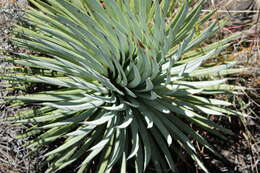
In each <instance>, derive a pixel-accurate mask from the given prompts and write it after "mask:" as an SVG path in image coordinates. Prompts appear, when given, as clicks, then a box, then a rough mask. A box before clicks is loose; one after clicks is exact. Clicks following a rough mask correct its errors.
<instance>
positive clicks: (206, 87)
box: [3, 0, 236, 173]
mask: <svg viewBox="0 0 260 173" xmlns="http://www.w3.org/2000/svg"><path fill="white" fill-rule="evenodd" d="M30 1H31V3H32V4H34V5H35V6H36V8H35V7H34V8H30V9H29V10H28V11H27V13H26V16H25V19H26V21H27V22H28V23H27V24H26V25H20V26H17V29H16V31H17V36H16V38H14V39H13V42H14V43H15V44H16V45H18V46H19V47H23V48H26V49H29V50H32V51H35V52H38V53H37V54H34V55H32V54H20V55H19V56H17V57H16V58H15V60H14V61H13V62H14V63H15V64H19V65H23V66H24V68H25V67H30V68H31V69H34V70H33V71H32V72H30V73H27V72H23V71H22V72H20V73H17V74H16V75H15V76H14V75H8V74H7V75H6V76H4V77H3V78H4V79H5V80H10V81H16V82H20V83H22V82H30V83H43V84H47V85H51V86H55V87H53V88H52V89H49V90H48V91H41V92H38V93H34V94H26V95H21V96H17V97H7V98H6V100H7V101H11V102H14V103H17V104H19V105H24V104H33V105H40V108H38V109H37V110H26V111H22V112H20V113H19V114H18V115H17V116H16V118H17V119H16V122H17V123H22V124H32V125H33V126H32V128H30V129H29V130H28V131H27V132H26V133H25V134H22V135H21V137H26V136H32V135H33V136H35V135H36V137H34V139H32V140H31V142H30V143H28V147H29V148H31V149H32V150H33V151H37V150H38V149H39V148H40V147H41V146H43V145H48V144H50V143H52V142H56V141H57V140H58V141H59V142H58V143H57V144H59V146H57V147H56V148H55V149H53V150H52V151H49V152H48V153H47V154H46V157H47V159H46V160H47V161H48V162H50V167H49V168H48V170H47V172H55V171H58V170H61V169H63V168H65V167H67V166H69V165H71V164H74V163H75V162H76V161H77V162H79V161H80V162H81V165H80V167H79V169H78V173H82V172H88V170H90V169H92V167H93V166H94V167H95V168H96V169H95V170H96V172H100V173H103V172H109V171H111V170H112V169H113V168H115V167H116V168H120V169H121V172H122V173H123V172H126V170H127V169H129V168H133V167H134V168H135V171H136V172H145V170H146V168H147V166H148V164H149V165H150V164H151V166H152V165H154V168H155V169H154V170H156V171H157V172H163V170H169V169H170V170H172V171H175V163H174V160H176V157H178V155H177V154H176V153H177V151H176V148H177V147H175V146H176V145H179V146H181V147H182V148H183V149H184V150H186V152H187V153H188V154H189V155H190V157H191V158H192V159H193V160H194V161H195V162H196V164H197V165H198V166H199V167H200V168H201V169H203V170H204V171H205V172H207V169H206V168H205V166H204V165H203V163H202V162H201V161H200V159H199V158H198V155H197V151H196V147H195V146H194V143H193V141H194V140H195V141H197V142H198V143H199V144H201V145H202V146H204V147H205V148H207V149H208V150H210V151H211V152H213V153H214V154H215V155H216V156H219V154H218V153H216V152H214V150H213V148H212V146H211V145H210V144H209V143H208V142H207V140H206V139H205V138H203V137H202V136H201V135H200V134H199V133H198V132H197V130H196V131H195V130H194V129H193V127H196V129H198V128H199V129H202V130H204V131H206V132H208V133H211V134H213V135H216V136H219V137H220V138H222V139H225V136H224V135H223V133H224V134H232V132H231V131H230V130H228V129H226V128H224V127H222V126H220V125H218V124H216V123H214V122H213V121H211V120H209V119H208V115H215V116H226V115H231V114H235V113H234V112H233V111H231V110H229V109H228V108H225V107H227V106H230V105H231V104H230V103H229V102H227V101H222V100H218V99H214V98H212V97H211V96H212V95H215V94H226V93H227V91H228V92H229V93H232V91H231V90H232V89H236V87H235V86H231V85H228V84H226V81H227V79H223V78H222V79H219V78H218V77H219V76H222V75H224V74H229V73H232V72H234V71H236V69H235V70H234V69H227V68H229V67H230V66H232V65H233V64H234V63H233V62H229V63H226V64H222V65H214V63H213V64H211V65H210V64H208V65H203V62H205V61H206V60H207V61H208V60H210V59H213V58H215V57H216V56H218V54H219V53H220V52H221V50H223V49H224V48H226V47H227V44H228V42H229V41H230V40H232V39H233V38H234V37H230V38H227V39H225V40H221V41H219V42H215V43H212V44H208V45H207V46H204V47H200V46H199V45H200V43H202V42H203V41H205V40H206V39H208V38H210V37H211V36H213V35H214V34H215V33H216V31H217V30H218V29H219V27H220V26H221V25H222V23H216V22H212V23H211V24H210V25H209V26H208V27H207V28H205V29H203V30H202V31H200V32H199V31H198V30H197V29H196V28H198V26H199V25H202V24H204V22H205V21H206V20H207V19H208V18H209V17H210V15H211V14H209V15H208V16H204V17H200V14H201V8H202V3H203V2H200V3H198V4H197V6H196V7H194V8H193V9H191V10H189V8H188V5H189V4H188V2H186V1H185V2H184V3H183V5H182V6H181V7H179V9H178V10H177V13H173V10H174V8H175V1H171V0H162V1H159V0H104V1H102V2H99V1H98V0H80V1H72V2H70V1H66V0H49V1H48V3H45V2H42V1H40V0H30ZM212 62H214V61H212ZM35 69H36V70H35ZM37 69H39V70H37ZM190 124H192V126H191V125H190ZM61 141H64V142H61ZM175 152H176V153H175ZM219 157H221V156H219ZM115 165H116V166H115Z"/></svg>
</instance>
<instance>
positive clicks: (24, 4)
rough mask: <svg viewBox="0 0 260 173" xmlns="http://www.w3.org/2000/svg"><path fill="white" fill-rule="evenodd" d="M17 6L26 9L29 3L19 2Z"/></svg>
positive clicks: (25, 0) (20, 0) (23, 0)
mask: <svg viewBox="0 0 260 173" xmlns="http://www.w3.org/2000/svg"><path fill="white" fill-rule="evenodd" d="M16 4H17V6H18V7H19V8H21V9H25V8H26V7H27V6H28V1H27V0H17V1H16Z"/></svg>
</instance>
